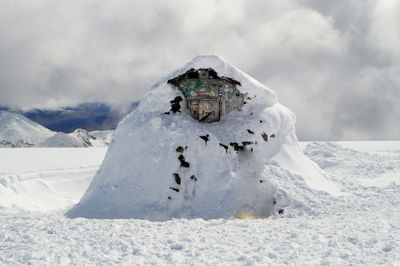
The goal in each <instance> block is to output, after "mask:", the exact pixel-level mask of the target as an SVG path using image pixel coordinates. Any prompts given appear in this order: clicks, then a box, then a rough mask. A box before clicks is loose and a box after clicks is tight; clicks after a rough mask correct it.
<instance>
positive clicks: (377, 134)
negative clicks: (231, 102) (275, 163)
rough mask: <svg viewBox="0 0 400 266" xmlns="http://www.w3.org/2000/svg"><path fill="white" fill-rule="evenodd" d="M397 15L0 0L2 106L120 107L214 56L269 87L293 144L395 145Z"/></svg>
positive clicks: (226, 4)
mask: <svg viewBox="0 0 400 266" xmlns="http://www.w3.org/2000/svg"><path fill="white" fill-rule="evenodd" d="M383 2H384V3H383ZM399 9H400V6H399V4H398V3H396V1H374V0H366V1H347V0H338V1H317V0H301V1H291V0H282V1H272V0H253V1H244V0H239V1H235V3H233V2H232V1H228V0H219V1H180V0H171V1H146V2H145V1H127V0H120V1H113V2H110V1H105V0H100V1H86V0H83V1H50V0H39V1H34V2H26V1H19V0H14V1H2V2H1V3H0V31H1V32H2V34H1V35H0V57H1V61H0V105H12V106H14V107H20V108H32V107H51V108H55V107H58V106H62V105H71V104H76V103H79V102H83V101H105V102H109V103H111V104H113V105H121V104H124V103H126V102H127V101H133V100H138V99H140V98H141V96H142V95H143V93H144V91H145V90H146V89H147V88H148V87H149V86H150V85H151V84H152V83H154V82H156V81H157V80H158V79H159V78H160V77H162V76H164V75H166V74H168V73H169V72H170V71H172V70H174V69H175V68H176V67H179V66H180V65H182V64H184V63H186V62H187V61H188V60H190V59H191V58H193V57H194V56H195V55H197V54H209V53H212V54H218V55H221V56H222V57H224V58H225V59H226V60H227V61H229V62H231V63H233V64H234V65H236V66H237V67H239V68H241V69H242V70H244V71H245V72H247V73H249V74H250V75H252V76H254V77H255V78H256V79H258V80H260V81H262V82H263V83H265V84H266V85H268V86H270V87H271V88H272V89H273V90H275V91H276V92H277V94H278V97H279V99H280V101H281V102H282V103H283V104H285V105H286V106H288V107H289V108H290V109H292V110H293V111H294V112H295V113H296V116H297V121H298V122H297V132H298V136H299V138H300V139H303V140H314V139H396V138H397V139H398V138H399V137H400V126H399V125H397V124H398V123H397V121H398V118H399V114H400V108H399V107H398V103H397V102H398V99H399V96H400V95H399V85H400V80H399V78H397V77H399V76H400V75H399V74H400V73H399V69H400V54H399V52H398V51H399V50H397V46H396V45H395V44H396V43H398V41H399V38H400V33H399V27H400V26H399V25H400V21H399V16H397V15H396V14H398V13H399Z"/></svg>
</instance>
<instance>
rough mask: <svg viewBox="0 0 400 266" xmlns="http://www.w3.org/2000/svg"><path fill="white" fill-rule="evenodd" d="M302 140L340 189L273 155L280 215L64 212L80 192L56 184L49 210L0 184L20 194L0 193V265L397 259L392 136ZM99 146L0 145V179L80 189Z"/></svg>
mask: <svg viewBox="0 0 400 266" xmlns="http://www.w3.org/2000/svg"><path fill="white" fill-rule="evenodd" d="M301 146H302V147H303V148H304V150H305V153H306V156H307V157H308V158H311V159H312V160H313V161H314V162H315V163H318V165H320V166H321V167H322V168H323V170H322V172H323V174H324V176H325V177H326V178H327V179H328V180H329V181H330V182H332V184H337V185H338V186H339V187H340V188H341V189H340V191H341V192H342V193H341V194H340V195H339V196H331V195H330V194H329V193H327V192H324V191H321V190H318V189H315V188H313V187H316V186H317V185H316V184H313V183H312V182H313V180H312V179H310V180H306V178H304V177H303V176H301V175H299V174H297V173H298V169H295V167H294V166H293V165H292V166H290V167H291V169H294V170H296V172H297V173H295V172H292V171H291V170H282V168H280V167H278V166H277V162H276V161H271V162H269V163H268V164H267V165H268V166H269V171H271V172H273V171H276V176H275V177H274V178H273V180H271V182H272V183H273V185H274V186H275V187H276V189H277V190H278V191H280V192H279V193H278V194H281V196H285V195H292V197H291V200H290V201H287V202H282V205H280V206H279V207H283V208H284V209H285V214H284V215H283V216H282V217H281V216H275V218H273V219H244V220H239V219H211V220H203V219H172V220H168V221H164V222H154V221H148V220H142V219H111V220H109V219H83V218H78V219H69V218H67V217H65V216H64V212H65V210H66V209H67V208H69V207H70V206H71V204H73V203H74V202H76V201H77V200H79V198H80V195H74V200H65V194H68V193H66V192H65V191H68V189H69V186H67V187H65V188H63V189H58V190H55V193H54V194H53V196H54V200H55V201H57V202H60V204H59V206H58V207H54V206H50V205H51V202H47V201H40V200H38V198H40V197H42V196H43V195H42V193H44V192H42V193H33V192H34V191H35V190H34V189H33V188H32V189H31V190H25V189H28V188H29V185H28V183H26V184H24V185H23V186H22V188H24V189H19V188H21V186H20V187H17V188H16V187H15V186H12V183H8V185H7V186H5V185H4V183H0V188H2V189H3V190H0V191H1V192H0V194H1V195H3V193H4V191H5V190H9V192H7V193H11V191H14V189H17V192H14V193H15V198H14V199H16V198H18V197H19V199H20V200H21V202H20V203H21V204H19V205H16V204H13V207H10V205H9V203H10V202H9V199H8V198H7V199H6V202H4V198H1V199H0V206H2V207H0V264H2V265H21V264H34V265H67V264H78V265H104V264H106V265H109V264H125V265H137V264H140V265H166V264H172V265H187V264H189V265H191V264H194V265H287V264H289V265H399V264H400V252H399V248H400V225H399V222H398V221H399V220H400V199H399V194H400V142H339V143H330V142H317V143H301ZM104 153H105V149H101V148H100V149H98V148H95V149H94V148H75V149H65V148H64V149H54V148H52V149H44V148H40V149H38V148H30V149H0V172H2V174H1V178H4V177H14V182H20V183H24V182H32V183H37V184H39V183H40V182H41V181H44V182H46V183H47V181H50V180H51V181H52V184H54V185H56V186H55V187H61V186H62V184H64V183H65V182H66V181H67V180H69V182H70V186H74V187H75V188H76V189H78V190H79V193H83V191H84V190H85V189H86V186H87V185H88V182H89V180H87V181H85V182H82V179H86V178H87V179H90V178H92V177H93V175H94V173H95V171H96V169H97V168H98V167H99V165H100V163H101V160H102V158H103V156H104ZM282 156H283V155H282ZM290 164H293V162H290ZM87 170H90V172H91V174H89V173H88V172H86V171H87ZM49 173H51V174H49ZM85 176H87V177H85ZM384 176H392V177H393V179H392V181H391V182H388V181H387V180H384V179H382V177H384ZM18 177H19V179H20V180H18ZM28 177H29V178H28ZM79 177H81V178H82V179H80V178H79ZM75 182H76V184H74V183H75ZM57 183H59V185H57ZM34 186H36V185H34ZM49 187H50V186H49ZM51 187H52V186H51ZM74 191H75V189H74ZM70 192H73V191H70ZM25 193H29V194H30V197H31V199H30V200H31V201H33V202H38V203H40V204H43V205H38V206H36V207H37V208H36V209H38V210H40V212H37V211H34V212H33V211H27V210H30V209H31V204H32V203H31V202H30V201H24V200H25V198H26V197H27V195H25ZM75 193H76V194H78V192H75ZM6 206H8V207H6ZM249 218H250V217H249Z"/></svg>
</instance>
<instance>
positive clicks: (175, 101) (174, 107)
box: [170, 96, 182, 114]
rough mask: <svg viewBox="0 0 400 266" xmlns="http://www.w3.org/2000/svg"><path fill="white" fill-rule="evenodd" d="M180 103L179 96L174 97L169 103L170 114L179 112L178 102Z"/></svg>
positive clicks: (180, 98)
mask: <svg viewBox="0 0 400 266" xmlns="http://www.w3.org/2000/svg"><path fill="white" fill-rule="evenodd" d="M181 101H182V97H181V96H176V97H175V99H173V100H172V101H170V103H171V110H170V111H171V112H173V113H174V114H175V113H176V112H181V105H180V102H181Z"/></svg>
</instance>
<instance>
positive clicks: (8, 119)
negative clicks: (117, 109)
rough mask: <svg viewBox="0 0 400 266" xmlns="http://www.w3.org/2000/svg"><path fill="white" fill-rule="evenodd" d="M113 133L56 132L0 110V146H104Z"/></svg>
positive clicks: (110, 131)
mask: <svg viewBox="0 0 400 266" xmlns="http://www.w3.org/2000/svg"><path fill="white" fill-rule="evenodd" d="M113 133H114V131H113V130H105V131H93V132H90V133H89V132H87V131H86V130H84V129H76V130H75V131H74V132H72V133H69V134H66V133H62V132H58V133H57V132H54V131H51V130H49V129H47V128H45V127H43V126H41V125H39V124H38V123H36V122H34V121H32V120H30V119H28V118H26V117H25V116H23V115H21V114H19V113H16V112H9V111H4V110H3V111H0V147H6V148H13V147H36V146H38V147H106V146H108V144H109V143H110V142H111V139H112V135H113Z"/></svg>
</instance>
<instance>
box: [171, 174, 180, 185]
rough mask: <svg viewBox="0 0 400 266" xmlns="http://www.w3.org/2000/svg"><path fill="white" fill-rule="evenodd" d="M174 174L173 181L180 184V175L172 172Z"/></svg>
mask: <svg viewBox="0 0 400 266" xmlns="http://www.w3.org/2000/svg"><path fill="white" fill-rule="evenodd" d="M172 175H173V176H174V179H175V182H176V183H177V184H178V185H180V184H181V177H180V176H179V175H178V174H177V173H173V174H172Z"/></svg>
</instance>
